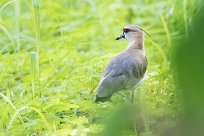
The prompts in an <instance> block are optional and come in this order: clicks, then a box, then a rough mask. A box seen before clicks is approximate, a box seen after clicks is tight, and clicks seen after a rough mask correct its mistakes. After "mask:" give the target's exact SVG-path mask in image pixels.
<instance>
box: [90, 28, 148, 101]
mask: <svg viewBox="0 0 204 136" xmlns="http://www.w3.org/2000/svg"><path fill="white" fill-rule="evenodd" d="M143 32H145V31H144V30H143V29H142V28H140V27H139V26H136V25H127V26H125V27H124V29H123V33H122V34H121V35H120V36H119V37H117V38H116V40H119V39H122V38H125V39H127V41H128V48H127V49H126V50H124V51H123V52H121V53H120V54H119V55H118V56H116V57H114V58H113V59H112V60H111V61H110V62H109V64H108V65H107V67H106V69H105V71H104V73H103V76H102V78H101V80H100V82H99V85H98V87H97V91H96V94H95V98H94V99H95V102H98V101H101V102H104V101H106V100H109V99H110V98H111V96H112V94H113V93H115V92H117V91H120V90H131V91H132V102H133V100H134V90H135V86H136V85H137V84H138V83H139V82H140V81H141V80H142V78H143V77H144V75H145V72H146V69H147V59H146V56H145V50H144V36H143ZM145 33H146V32H145Z"/></svg>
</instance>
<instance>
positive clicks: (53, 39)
mask: <svg viewBox="0 0 204 136" xmlns="http://www.w3.org/2000/svg"><path fill="white" fill-rule="evenodd" d="M193 5H194V4H193V0H185V2H184V3H183V2H178V1H176V0H175V1H172V0H163V1H157V0H144V1H139V0H138V1H135V0H129V1H126V0H110V1H104V0H95V1H94V0H59V1H48V0H47V1H43V0H16V1H9V0H1V1H0V53H1V56H0V109H1V110H0V111H1V112H0V135H59V136H61V135H97V134H98V133H100V132H101V131H103V130H105V125H104V122H105V120H106V119H108V118H109V117H111V115H112V114H113V111H115V110H116V107H117V106H115V105H120V104H122V103H124V102H126V101H127V97H124V96H125V95H124V93H118V94H115V95H114V96H113V102H111V103H110V102H107V103H100V104H95V103H93V95H94V91H95V89H96V87H97V85H98V82H99V80H100V77H101V75H102V72H103V69H104V68H105V66H106V64H107V63H108V61H109V60H110V59H111V58H112V57H113V56H115V55H116V54H118V53H119V52H121V51H122V50H124V49H125V48H126V46H127V42H126V41H125V40H121V41H115V40H114V39H115V38H116V37H117V36H118V35H119V34H120V33H121V31H122V28H123V26H124V25H127V24H137V25H139V26H141V27H142V28H144V29H145V30H146V31H147V32H148V33H149V34H150V35H151V36H152V38H150V37H148V36H147V35H146V36H145V38H146V41H145V49H146V54H147V58H148V62H149V66H148V71H147V79H146V80H145V82H144V83H143V84H142V86H140V87H139V88H138V91H137V92H136V103H137V104H139V105H141V107H142V109H143V110H142V113H143V116H142V117H141V118H142V120H143V121H142V122H143V123H142V124H144V126H145V129H140V127H138V128H135V129H127V130H125V131H124V132H123V133H122V134H121V135H135V134H136V133H137V135H139V136H147V135H148V136H154V135H160V134H161V133H162V132H161V131H165V129H167V128H168V127H165V126H172V124H175V123H176V120H177V117H178V115H177V114H178V113H177V111H178V110H179V106H178V105H179V104H178V101H177V94H176V93H175V83H174V82H175V81H174V75H173V70H172V69H174V67H173V66H171V51H172V50H171V49H172V48H174V47H175V45H174V42H173V41H174V40H177V39H179V37H181V36H182V35H185V34H187V33H189V28H188V24H189V19H190V17H191V16H192V14H193V8H194V7H193ZM172 118H173V121H168V120H170V119H172ZM161 120H162V121H161ZM161 122H163V125H162V126H158V123H161ZM164 124H165V125H164ZM169 124H171V125H169ZM137 125H138V124H137ZM153 126H154V127H153ZM135 130H136V131H135ZM137 131H138V132H137Z"/></svg>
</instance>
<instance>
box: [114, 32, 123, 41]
mask: <svg viewBox="0 0 204 136" xmlns="http://www.w3.org/2000/svg"><path fill="white" fill-rule="evenodd" d="M122 38H125V34H124V33H122V34H121V35H120V36H118V37H117V38H116V39H115V40H120V39H122Z"/></svg>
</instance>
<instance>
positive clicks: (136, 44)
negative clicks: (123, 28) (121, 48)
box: [128, 39, 144, 50]
mask: <svg viewBox="0 0 204 136" xmlns="http://www.w3.org/2000/svg"><path fill="white" fill-rule="evenodd" d="M128 48H131V49H140V50H143V49H144V41H143V39H140V40H136V39H135V40H132V41H128Z"/></svg>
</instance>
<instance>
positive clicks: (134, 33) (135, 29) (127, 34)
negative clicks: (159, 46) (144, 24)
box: [116, 25, 149, 43]
mask: <svg viewBox="0 0 204 136" xmlns="http://www.w3.org/2000/svg"><path fill="white" fill-rule="evenodd" d="M144 32H145V33H146V34H147V35H149V34H148V33H147V32H146V31H144V30H143V29H142V28H140V27H139V26H137V25H127V26H125V27H124V28H123V33H122V34H121V35H120V36H119V37H117V38H116V40H120V39H122V38H125V39H127V41H128V42H129V43H132V42H136V41H138V40H139V41H143V33H144Z"/></svg>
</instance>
